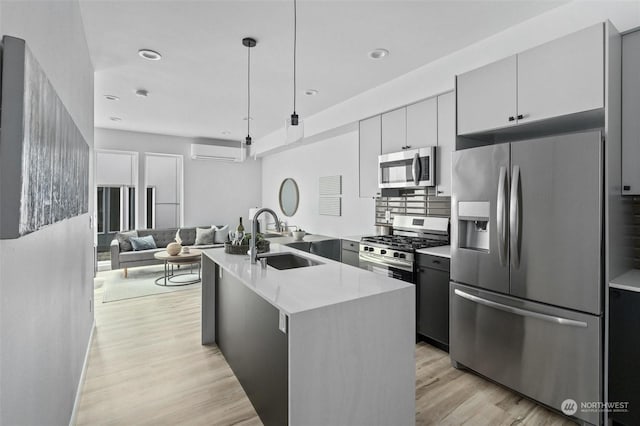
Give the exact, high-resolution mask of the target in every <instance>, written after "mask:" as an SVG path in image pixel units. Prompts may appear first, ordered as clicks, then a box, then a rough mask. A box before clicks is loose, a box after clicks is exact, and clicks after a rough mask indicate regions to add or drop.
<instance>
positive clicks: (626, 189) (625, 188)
mask: <svg viewBox="0 0 640 426" xmlns="http://www.w3.org/2000/svg"><path fill="white" fill-rule="evenodd" d="M622 189H623V190H624V191H631V185H625V186H623V187H622Z"/></svg>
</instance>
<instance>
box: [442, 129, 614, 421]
mask: <svg viewBox="0 0 640 426" xmlns="http://www.w3.org/2000/svg"><path fill="white" fill-rule="evenodd" d="M603 143H604V142H603V139H602V135H601V133H600V132H599V131H590V132H581V133H572V134H566V135H560V136H554V137H547V138H542V139H536V140H527V141H519V142H513V143H503V144H496V145H490V146H484V147H479V148H472V149H467V150H461V151H456V152H455V153H454V155H453V195H452V234H451V249H452V256H451V280H452V282H451V286H450V303H451V309H450V312H451V313H450V355H451V360H452V362H453V364H454V365H461V366H465V367H468V368H470V369H472V370H475V371H476V372H478V373H480V374H482V375H484V376H486V377H488V378H490V379H493V380H495V381H496V382H499V383H502V384H504V385H506V386H507V387H510V388H512V389H514V390H516V391H518V392H520V393H522V394H524V395H526V396H528V397H531V398H533V399H535V400H538V401H540V402H541V403H543V404H546V405H548V406H550V407H553V408H556V409H558V410H560V409H561V408H562V403H563V401H565V400H567V399H571V400H574V401H576V403H577V407H578V408H579V407H580V404H581V403H582V402H598V401H602V400H603V396H602V389H603V384H602V371H603V355H602V354H603V339H602V333H603V328H602V327H603V298H604V294H603V270H604V260H603V251H604V248H603V247H604V245H603V232H604V231H603V229H604V228H603V220H604V207H603V206H604V204H603V203H604V200H603V185H604V177H603V176H604V175H603V164H604V161H603V160H604V151H603ZM574 416H575V417H577V418H579V419H581V420H582V421H586V422H589V423H592V424H599V423H600V422H601V414H600V413H598V412H597V411H595V410H594V411H593V412H589V411H587V410H580V409H578V411H577V412H576V413H575V415H574Z"/></svg>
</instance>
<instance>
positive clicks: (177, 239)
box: [176, 228, 182, 244]
mask: <svg viewBox="0 0 640 426" xmlns="http://www.w3.org/2000/svg"><path fill="white" fill-rule="evenodd" d="M176 243H178V244H182V238H180V228H178V230H177V231H176Z"/></svg>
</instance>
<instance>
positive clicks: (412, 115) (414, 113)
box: [407, 98, 438, 149]
mask: <svg viewBox="0 0 640 426" xmlns="http://www.w3.org/2000/svg"><path fill="white" fill-rule="evenodd" d="M437 143H438V100H437V98H431V99H425V100H424V101H421V102H418V103H416V104H412V105H409V106H407V149H410V148H411V149H413V148H423V147H425V146H435V145H437Z"/></svg>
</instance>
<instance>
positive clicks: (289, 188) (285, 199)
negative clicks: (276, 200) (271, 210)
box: [280, 178, 300, 216]
mask: <svg viewBox="0 0 640 426" xmlns="http://www.w3.org/2000/svg"><path fill="white" fill-rule="evenodd" d="M299 198H300V197H299V193H298V184H296V181H295V180H293V179H291V178H286V179H285V180H283V181H282V184H281V185H280V210H282V213H284V215H285V216H293V215H294V214H295V213H296V211H297V210H298V201H300V200H299Z"/></svg>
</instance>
